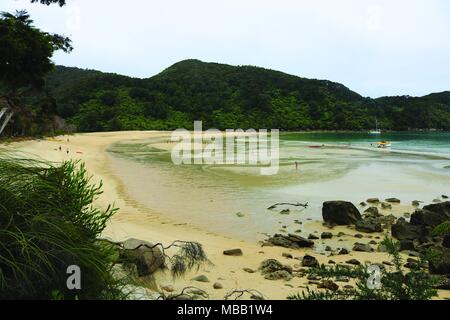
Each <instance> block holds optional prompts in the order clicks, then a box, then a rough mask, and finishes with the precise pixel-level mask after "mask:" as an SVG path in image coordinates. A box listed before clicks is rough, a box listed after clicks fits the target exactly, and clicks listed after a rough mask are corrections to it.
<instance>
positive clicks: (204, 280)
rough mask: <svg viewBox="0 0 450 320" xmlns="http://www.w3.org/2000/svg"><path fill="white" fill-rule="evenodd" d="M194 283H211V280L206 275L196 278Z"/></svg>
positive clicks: (193, 279)
mask: <svg viewBox="0 0 450 320" xmlns="http://www.w3.org/2000/svg"><path fill="white" fill-rule="evenodd" d="M191 280H192V281H197V282H209V279H208V277H207V276H205V275H204V274H201V275H198V276H195V277H194V278H192V279H191Z"/></svg>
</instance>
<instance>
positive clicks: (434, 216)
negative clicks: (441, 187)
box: [411, 201, 450, 227]
mask: <svg viewBox="0 0 450 320" xmlns="http://www.w3.org/2000/svg"><path fill="white" fill-rule="evenodd" d="M447 220H450V201H447V202H441V203H436V204H430V205H428V206H425V207H423V209H419V210H416V211H415V212H414V213H413V214H412V215H411V224H414V225H423V226H427V227H436V226H437V225H439V224H441V223H442V222H444V221H447Z"/></svg>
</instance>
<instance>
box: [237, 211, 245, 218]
mask: <svg viewBox="0 0 450 320" xmlns="http://www.w3.org/2000/svg"><path fill="white" fill-rule="evenodd" d="M236 216H237V217H238V218H244V217H245V214H243V213H242V212H238V213H236Z"/></svg>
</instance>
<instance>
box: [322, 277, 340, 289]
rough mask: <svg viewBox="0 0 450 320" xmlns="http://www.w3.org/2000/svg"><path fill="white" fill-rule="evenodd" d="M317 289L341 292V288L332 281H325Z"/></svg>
mask: <svg viewBox="0 0 450 320" xmlns="http://www.w3.org/2000/svg"><path fill="white" fill-rule="evenodd" d="M317 288H319V289H327V290H331V291H337V290H339V286H338V285H337V284H336V283H334V282H333V281H331V280H323V281H322V282H320V283H319V285H318V286H317Z"/></svg>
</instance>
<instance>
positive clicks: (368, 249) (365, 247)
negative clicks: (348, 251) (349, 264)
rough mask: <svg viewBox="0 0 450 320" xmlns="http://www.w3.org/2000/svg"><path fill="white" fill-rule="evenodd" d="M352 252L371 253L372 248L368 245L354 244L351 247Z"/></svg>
mask: <svg viewBox="0 0 450 320" xmlns="http://www.w3.org/2000/svg"><path fill="white" fill-rule="evenodd" d="M353 251H359V252H372V251H374V250H373V248H372V247H371V246H370V245H369V244H365V243H359V242H356V243H355V245H354V246H353Z"/></svg>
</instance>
